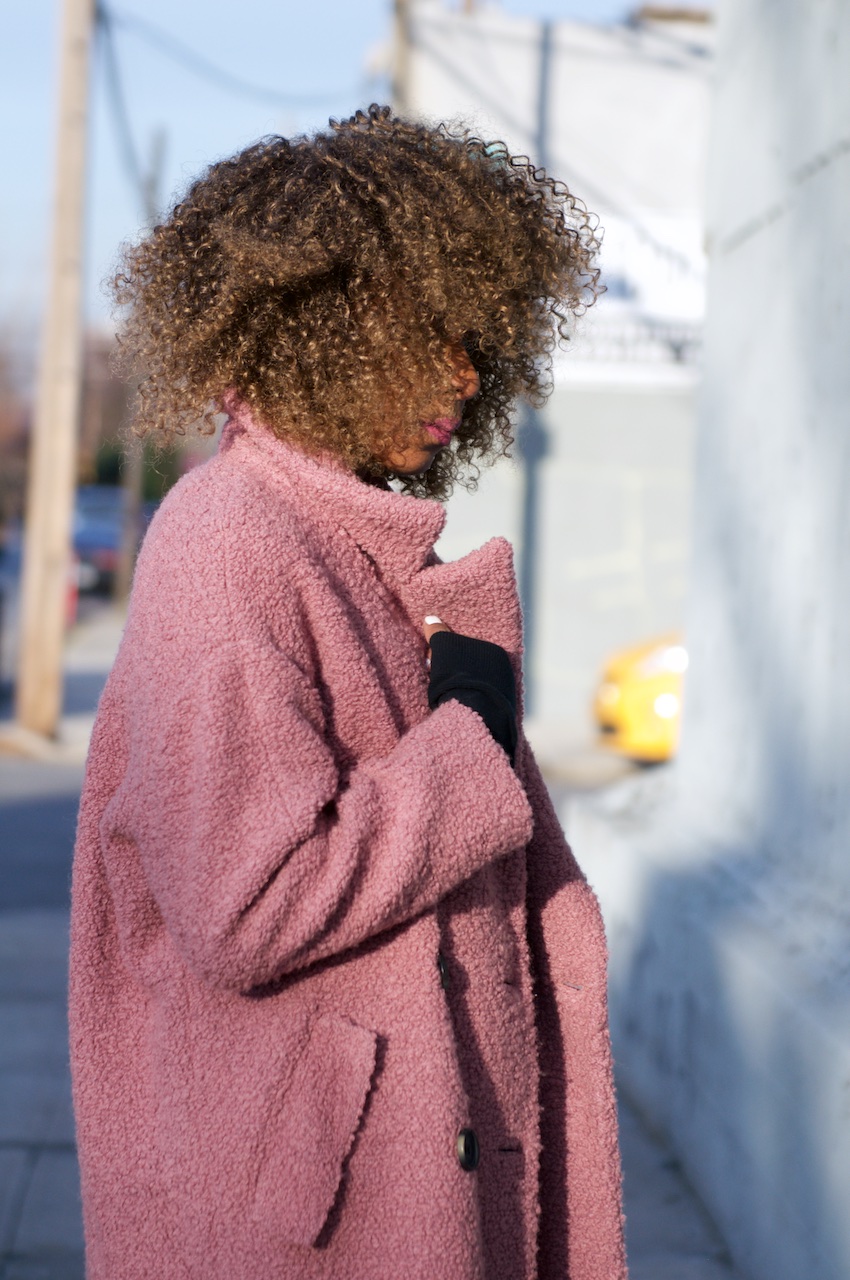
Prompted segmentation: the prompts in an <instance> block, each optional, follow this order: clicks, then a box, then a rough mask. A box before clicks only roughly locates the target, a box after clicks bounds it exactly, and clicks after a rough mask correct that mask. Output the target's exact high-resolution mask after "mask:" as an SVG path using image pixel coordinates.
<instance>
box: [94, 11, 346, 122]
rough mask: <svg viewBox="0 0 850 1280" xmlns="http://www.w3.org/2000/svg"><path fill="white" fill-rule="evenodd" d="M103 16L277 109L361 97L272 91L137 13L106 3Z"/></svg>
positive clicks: (188, 66)
mask: <svg viewBox="0 0 850 1280" xmlns="http://www.w3.org/2000/svg"><path fill="white" fill-rule="evenodd" d="M99 13H100V14H101V15H103V14H105V13H106V14H107V17H108V21H109V22H111V23H112V24H113V25H114V26H118V27H124V28H125V29H126V30H128V31H133V32H135V34H136V35H137V36H139V37H140V38H141V39H142V40H145V41H147V43H148V44H149V45H151V46H152V47H153V48H155V49H158V50H159V52H160V53H164V54H165V56H166V57H168V58H171V59H172V61H173V62H176V63H177V64H178V65H179V66H181V67H183V68H184V69H185V70H186V71H191V72H192V73H193V74H194V75H196V76H199V77H200V78H201V79H202V80H207V81H209V82H211V83H212V84H214V85H215V86H216V87H217V88H219V89H224V90H226V91H227V92H229V93H236V94H240V95H241V96H242V97H246V98H254V99H256V100H257V101H259V102H270V103H273V104H274V105H276V106H284V107H316V106H322V105H323V104H325V103H327V102H330V101H331V100H332V99H334V98H336V97H338V96H340V95H345V96H348V97H356V96H358V91H357V90H356V89H354V88H352V87H351V86H348V87H346V88H342V89H339V88H335V89H331V90H329V91H328V92H327V93H283V92H281V91H280V90H279V89H269V88H266V87H265V86H263V85H256V84H251V83H250V82H249V81H248V80H243V79H242V78H241V76H235V75H233V73H232V72H230V71H227V70H226V69H225V68H223V67H220V66H218V65H217V64H216V63H214V62H211V61H210V60H209V59H208V58H205V57H204V56H203V55H202V54H199V53H197V52H196V51H195V50H194V49H193V48H191V46H190V45H188V44H184V43H183V41H182V40H178V39H177V38H176V37H175V36H172V35H171V34H170V33H169V32H168V31H165V30H163V28H162V27H159V26H157V25H156V24H155V23H153V22H148V21H147V19H146V18H139V17H137V16H136V15H135V14H129V13H118V12H116V11H115V10H114V9H112V8H111V6H110V9H109V10H108V11H107V10H106V7H105V6H104V5H103V4H101V5H99Z"/></svg>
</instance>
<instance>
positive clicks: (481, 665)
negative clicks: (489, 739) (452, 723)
mask: <svg viewBox="0 0 850 1280" xmlns="http://www.w3.org/2000/svg"><path fill="white" fill-rule="evenodd" d="M450 699H451V700H454V701H456V702H461V703H463V705H464V706H467V707H470V708H471V709H472V710H473V711H475V712H476V713H477V714H478V715H479V716H481V719H482V720H483V721H484V723H485V724H486V726H487V728H488V729H489V730H490V733H491V734H492V736H493V737H494V739H495V740H496V742H498V743H499V745H500V746H501V747H503V748H504V750H505V751H506V752H507V754H508V755H509V757H510V759H511V763H513V759H514V753H515V751H516V744H517V728H516V682H515V680H514V673H513V667H512V666H511V660H510V658H509V657H508V655H507V653H506V652H505V650H504V649H502V648H501V647H500V646H499V645H497V644H491V643H490V642H489V641H488V640H475V639H473V638H472V637H471V636H462V635H458V634H457V633H456V632H454V631H438V632H436V634H435V635H434V636H433V637H432V639H431V678H430V682H429V686H428V703H429V706H430V707H431V709H432V710H433V709H434V707H438V706H439V705H440V704H441V703H443V702H446V701H449V700H450Z"/></svg>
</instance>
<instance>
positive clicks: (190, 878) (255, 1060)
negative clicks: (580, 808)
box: [70, 409, 626, 1280]
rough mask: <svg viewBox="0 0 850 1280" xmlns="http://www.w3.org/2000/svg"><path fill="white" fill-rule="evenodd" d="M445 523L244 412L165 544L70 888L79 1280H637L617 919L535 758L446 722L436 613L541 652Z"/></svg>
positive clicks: (124, 669)
mask: <svg viewBox="0 0 850 1280" xmlns="http://www.w3.org/2000/svg"><path fill="white" fill-rule="evenodd" d="M443 520H444V514H443V510H442V508H441V507H440V505H439V504H437V503H435V502H430V501H423V500H421V499H416V498H411V497H407V496H404V495H401V494H398V493H395V492H391V491H387V490H382V489H379V488H376V487H374V486H371V485H368V484H365V483H363V482H362V481H360V480H359V479H358V478H357V477H356V476H354V475H353V474H351V473H350V472H347V471H346V470H344V469H343V468H342V467H341V466H340V465H338V464H336V463H334V462H330V461H317V460H315V459H311V458H308V457H307V456H306V455H304V454H302V453H300V452H299V451H297V450H296V449H293V448H292V447H290V446H288V445H286V444H284V443H281V442H280V441H279V440H277V439H276V438H275V437H274V436H273V435H272V434H271V433H270V432H269V431H268V430H266V429H265V428H263V427H262V426H260V425H257V424H256V423H254V422H253V421H252V420H251V418H250V416H249V415H248V413H247V411H246V410H244V409H237V410H236V412H235V414H234V416H233V417H232V418H231V420H230V422H229V424H228V425H227V427H226V428H225V432H224V438H223V441H222V445H221V448H220V450H219V452H218V454H217V455H216V457H215V458H214V459H213V460H212V461H211V462H209V463H208V464H207V465H206V466H204V467H202V468H199V469H198V470H196V471H194V472H193V473H191V474H190V475H189V476H188V477H186V478H185V479H184V480H182V481H181V482H180V484H178V485H177V486H176V488H175V489H174V490H173V491H172V493H171V494H170V495H169V496H168V498H167V499H166V501H165V502H164V503H163V505H162V508H161V510H160V511H159V513H158V514H157V517H156V519H155V521H154V523H153V525H152V526H151V529H150V532H149V534H148V537H147V539H146V542H145V546H144V548H143V551H142V554H141V556H140V559H139V564H138V570H137V574H136V581H135V585H134V590H133V599H132V603H131V607H130V613H129V618H128V622H127V628H126V632H125V635H124V639H123V643H122V645H121V649H120V652H119V654H118V658H117V660H116V663H115V666H114V669H113V671H112V674H111V676H110V678H109V681H108V683H107V685H106V688H105V690H104V693H103V697H102V700H101V703H100V708H99V711H98V717H97V723H96V726H95V731H94V736H93V740H92V745H91V751H90V755H89V761H88V769H87V776H86V783H85V788H84V793H83V801H82V807H81V812H80V822H79V832H78V842H77V851H76V859H75V867H74V882H73V913H72V916H73V918H72V948H71V1010H70V1011H71V1051H72V1067H73V1081H74V1100H75V1107H76V1116H77V1126H78V1141H79V1156H80V1166H81V1173H82V1191H83V1206H84V1217H85V1231H86V1250H87V1268H88V1270H87V1275H88V1277H89V1280H273V1278H277V1280H532V1277H535V1276H538V1277H541V1280H567V1278H568V1280H623V1277H625V1274H626V1270H625V1261H624V1250H623V1236H622V1222H621V1209H620V1167H619V1155H618V1145H617V1125H616V1114H615V1105H614V1094H613V1089H612V1080H611V1059H610V1050H609V1041H608V1029H607V1017H606V994H605V981H606V978H605V970H606V952H605V941H604V935H603V930H602V924H601V921H600V916H599V912H598V908H597V904H596V901H595V899H594V897H593V895H592V893H591V891H590V890H589V889H588V887H587V885H586V883H585V881H584V879H583V878H582V876H581V873H580V872H579V870H578V868H577V866H576V864H575V862H574V861H573V858H572V855H571V854H570V851H569V849H568V847H567V845H566V844H565V842H564V838H563V836H562V833H561V830H560V827H559V824H558V821H557V818H556V816H555V814H554V812H553V809H552V805H551V802H550V800H549V798H548V795H547V792H546V789H545V786H544V784H543V782H542V780H541V777H540V774H539V771H538V769H537V766H536V764H535V761H534V759H533V756H532V753H531V750H530V749H529V747H528V745H527V743H526V742H525V741H524V740H522V739H521V741H520V746H519V748H518V754H517V764H516V772H514V770H513V769H512V768H511V765H510V763H509V761H508V758H507V756H506V755H505V753H504V751H502V749H501V747H499V746H497V744H496V743H495V742H494V741H493V740H492V739H491V737H490V735H489V733H488V732H487V730H486V728H485V727H484V724H483V722H482V721H481V720H480V719H479V718H478V716H477V715H476V714H475V713H474V712H473V711H471V710H470V709H469V708H467V707H464V706H461V705H460V704H459V703H457V702H449V703H448V704H446V705H444V706H441V707H439V708H438V709H437V710H436V711H434V712H433V713H431V712H429V709H428V702H427V671H426V667H425V642H424V640H423V637H422V630H421V627H422V619H423V617H424V616H425V615H426V614H431V613H436V614H439V616H440V617H441V618H443V619H444V621H446V622H447V623H448V624H449V625H450V626H451V627H452V628H454V629H455V630H456V631H460V632H463V633H465V634H468V635H472V636H478V637H481V638H484V639H487V640H492V641H495V642H496V643H497V644H500V645H502V646H503V647H504V648H506V649H507V650H508V652H509V653H510V654H511V655H512V657H513V659H514V660H515V663H516V664H517V665H518V663H519V655H520V650H521V627H520V612H519V606H518V602H517V595H516V588H515V582H514V576H513V568H512V556H511V549H510V546H509V544H508V543H506V542H505V541H504V540H501V539H495V540H493V541H491V542H488V543H487V544H486V545H485V546H484V547H482V548H481V549H480V550H479V551H477V552H475V553H473V554H472V555H469V556H466V557H465V558H464V559H462V560H459V561H457V562H455V563H450V564H443V563H441V562H440V561H439V560H438V558H437V557H436V556H435V554H434V551H433V544H434V540H435V538H436V537H437V536H438V534H439V532H440V530H441V528H442V525H443ZM462 1129H473V1130H474V1131H475V1134H476V1136H477V1139H478V1144H479V1148H480V1163H479V1164H478V1167H477V1168H476V1169H474V1170H470V1169H467V1168H464V1167H462V1164H461V1162H460V1160H459V1157H458V1135H459V1133H460V1131H461V1130H462Z"/></svg>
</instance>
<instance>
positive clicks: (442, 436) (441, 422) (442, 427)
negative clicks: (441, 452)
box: [422, 418, 460, 445]
mask: <svg viewBox="0 0 850 1280" xmlns="http://www.w3.org/2000/svg"><path fill="white" fill-rule="evenodd" d="M422 425H423V427H424V428H425V430H426V431H427V432H428V435H429V436H431V437H432V438H433V439H434V440H436V441H437V444H439V445H447V444H448V443H449V441H450V440H451V438H452V436H453V435H454V433H455V431H457V429H458V427H459V426H460V418H435V419H434V421H433V422H423V424H422Z"/></svg>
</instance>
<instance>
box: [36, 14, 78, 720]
mask: <svg viewBox="0 0 850 1280" xmlns="http://www.w3.org/2000/svg"><path fill="white" fill-rule="evenodd" d="M94 8H95V6H94V0H62V33H61V66H60V78H59V122H58V129H57V147H56V169H55V182H56V186H55V193H54V203H53V236H52V246H51V255H50V279H49V287H48V297H47V310H46V314H45V322H44V330H43V336H42V347H41V357H40V362H39V373H38V389H37V396H36V408H35V419H34V422H33V433H32V443H31V447H30V474H29V490H28V496H27V515H26V535H25V544H24V571H23V587H22V602H21V628H20V661H19V664H18V683H17V722H18V724H19V726H20V727H21V728H23V729H25V730H28V731H29V732H31V733H37V734H40V735H41V736H43V737H54V736H55V734H56V729H57V726H58V722H59V714H60V710H61V702H62V644H63V637H64V630H65V605H66V599H67V586H68V573H69V569H70V542H71V516H72V511H73V494H74V475H75V462H76V445H77V422H78V415H79V402H80V376H81V369H82V320H81V313H82V256H83V229H84V224H83V216H84V191H85V162H86V141H87V133H88V129H87V124H88V99H89V64H90V55H91V43H92V31H93V27H94Z"/></svg>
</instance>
